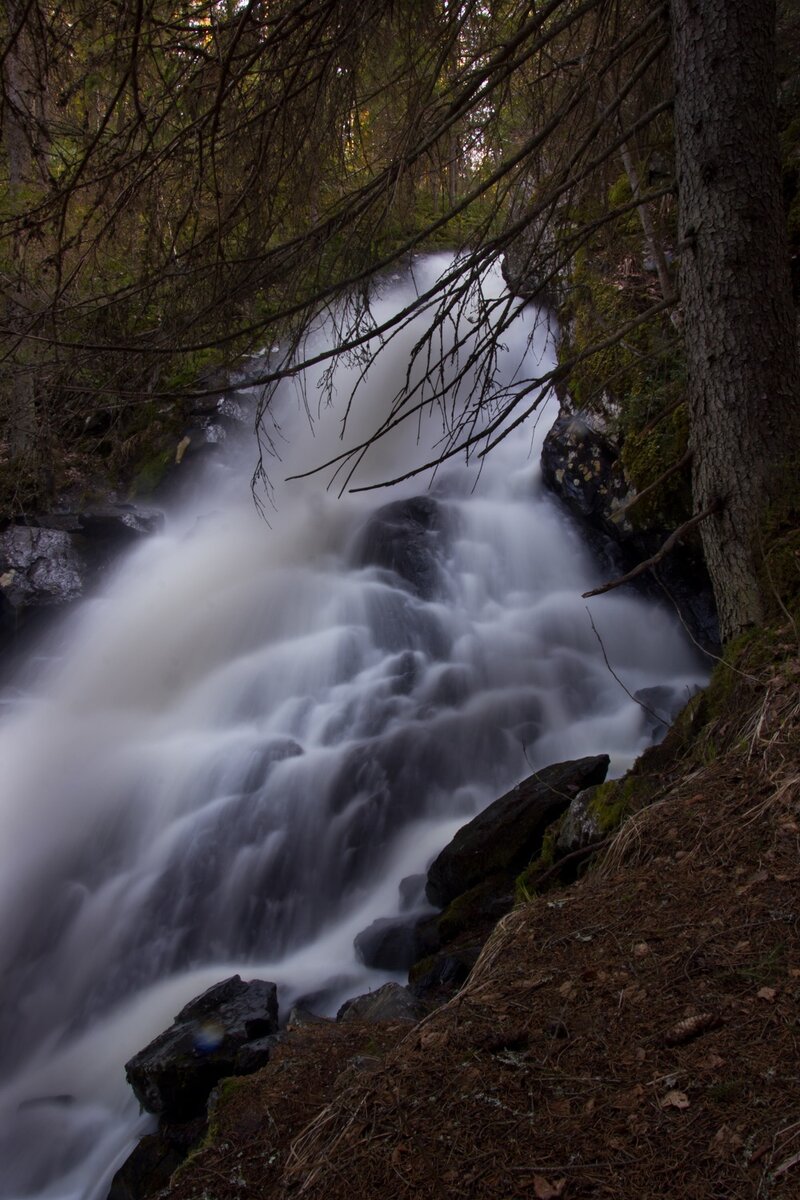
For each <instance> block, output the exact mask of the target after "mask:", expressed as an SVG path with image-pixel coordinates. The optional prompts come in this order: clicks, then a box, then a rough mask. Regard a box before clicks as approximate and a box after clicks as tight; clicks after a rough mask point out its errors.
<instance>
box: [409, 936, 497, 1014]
mask: <svg viewBox="0 0 800 1200" xmlns="http://www.w3.org/2000/svg"><path fill="white" fill-rule="evenodd" d="M480 952H481V945H480V944H474V945H468V946H460V947H459V948H458V949H453V950H447V951H444V952H443V953H441V954H434V955H431V956H430V957H428V958H425V959H422V960H421V961H420V962H418V963H415V964H414V967H413V968H412V970H411V972H410V974H409V977H408V978H409V990H410V991H411V993H412V995H414V996H416V998H417V999H418V1000H419V1001H420V1002H421V1003H423V1004H425V1005H427V1006H428V1007H431V1006H434V1005H438V1004H444V1003H446V1001H447V1000H449V999H450V998H451V996H453V995H455V993H456V992H457V991H458V990H459V988H461V987H462V986H463V985H464V983H466V981H467V978H468V977H469V973H470V971H471V970H472V968H473V967H474V966H475V963H476V962H477V961H478V956H479V954H480Z"/></svg>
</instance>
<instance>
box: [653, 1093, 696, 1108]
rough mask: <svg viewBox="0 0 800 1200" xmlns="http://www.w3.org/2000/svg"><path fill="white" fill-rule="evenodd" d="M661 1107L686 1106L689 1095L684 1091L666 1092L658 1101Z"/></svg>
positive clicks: (687, 1105)
mask: <svg viewBox="0 0 800 1200" xmlns="http://www.w3.org/2000/svg"><path fill="white" fill-rule="evenodd" d="M659 1103H660V1104H661V1107H662V1108H688V1107H689V1097H688V1096H687V1095H686V1092H667V1094H666V1096H662V1097H661V1100H660V1101H659Z"/></svg>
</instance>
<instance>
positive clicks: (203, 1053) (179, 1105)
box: [125, 975, 278, 1121]
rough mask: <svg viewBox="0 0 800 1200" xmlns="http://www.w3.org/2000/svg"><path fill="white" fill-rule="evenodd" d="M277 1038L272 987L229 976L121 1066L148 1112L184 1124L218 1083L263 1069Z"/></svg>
mask: <svg viewBox="0 0 800 1200" xmlns="http://www.w3.org/2000/svg"><path fill="white" fill-rule="evenodd" d="M277 1032H278V999H277V989H276V986H275V984H274V983H267V982H265V981H264V980H261V979H254V980H252V981H251V982H250V983H245V982H244V981H243V980H242V979H241V978H240V976H239V975H233V976H232V977H231V978H230V979H226V980H224V981H223V982H222V983H218V984H216V985H215V986H214V987H212V988H209V989H208V991H206V992H203V994H202V995H201V996H198V997H197V998H196V999H194V1000H192V1001H191V1002H190V1003H189V1004H187V1005H186V1006H185V1007H184V1008H182V1009H181V1011H180V1012H179V1013H178V1015H177V1016H176V1018H175V1021H174V1023H173V1024H172V1025H171V1026H170V1028H169V1029H167V1030H166V1031H165V1032H164V1033H162V1034H160V1035H159V1036H158V1037H157V1038H155V1040H154V1041H152V1042H151V1043H150V1045H149V1046H146V1047H145V1049H144V1050H141V1051H140V1052H139V1053H138V1054H136V1055H134V1057H133V1058H132V1059H131V1060H130V1062H128V1063H126V1064H125V1073H126V1075H127V1078H128V1082H129V1083H130V1085H131V1087H132V1088H133V1090H134V1093H135V1095H136V1098H137V1099H138V1101H139V1103H140V1104H141V1105H142V1107H143V1108H145V1109H147V1111H148V1112H152V1113H156V1114H158V1116H160V1117H161V1118H162V1119H163V1120H166V1121H187V1120H189V1119H191V1118H192V1117H196V1116H200V1115H201V1114H202V1113H203V1112H204V1111H205V1107H206V1102H207V1100H208V1096H209V1093H210V1092H211V1089H212V1088H213V1087H214V1086H215V1084H216V1083H218V1082H219V1080H220V1079H223V1078H225V1077H226V1076H228V1075H243V1074H249V1073H250V1072H251V1071H253V1070H257V1069H258V1068H259V1067H261V1066H263V1065H264V1063H265V1062H266V1061H267V1058H268V1057H269V1051H270V1048H271V1045H272V1044H273V1043H272V1042H271V1041H270V1038H271V1037H272V1035H275V1034H277Z"/></svg>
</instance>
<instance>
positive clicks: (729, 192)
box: [670, 0, 800, 640]
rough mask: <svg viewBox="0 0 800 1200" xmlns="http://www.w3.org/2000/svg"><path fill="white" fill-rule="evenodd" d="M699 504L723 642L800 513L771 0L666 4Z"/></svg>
mask: <svg viewBox="0 0 800 1200" xmlns="http://www.w3.org/2000/svg"><path fill="white" fill-rule="evenodd" d="M670 7H671V16H672V43H673V57H674V73H675V79H676V81H677V88H676V101H675V130H676V139H677V161H678V194H679V206H680V220H681V236H682V241H683V245H684V250H683V254H682V258H681V298H682V304H683V314H684V320H685V335H686V350H687V361H688V370H689V387H688V403H689V411H690V419H691V434H690V445H691V448H692V450H693V455H694V457H693V464H694V466H693V487H694V502H695V508H696V511H698V512H701V511H703V510H704V509H706V508H708V507H709V505H710V504H712V502H713V501H714V500H715V499H719V500H720V501H721V502H722V505H723V507H722V509H721V511H720V512H719V514H718V515H716V516H713V517H711V518H710V519H708V520H706V521H705V522H704V523H703V525H702V526H701V528H702V536H703V545H704V549H705V554H706V559H707V562H708V567H709V571H710V574H711V578H712V582H713V585H714V591H715V595H716V598H717V604H718V608H719V613H720V621H721V627H722V634H723V638H724V639H726V640H727V639H730V638H731V637H733V636H734V635H735V634H737V633H738V632H740V631H741V630H743V629H745V628H746V627H748V626H750V625H754V624H758V623H759V622H760V621H761V620H762V619H763V617H764V611H765V605H766V604H767V603H768V602H769V597H768V595H767V592H768V584H766V585H765V581H764V573H763V570H762V557H763V549H764V542H765V539H766V537H767V530H768V528H769V525H770V522H771V521H774V520H775V519H776V517H778V516H783V517H784V518H785V516H786V515H787V513H794V515H796V513H797V511H798V503H797V498H796V495H792V493H793V492H795V490H796V488H797V486H798V472H797V464H798V452H799V449H800V419H799V417H798V394H799V388H798V384H799V383H800V373H799V372H798V359H797V342H796V331H795V313H794V308H793V304H792V298H791V288H790V281H789V269H788V254H787V247H786V233H785V218H784V214H783V208H782V203H781V194H780V171H779V158H778V138H777V116H776V109H777V101H776V86H777V85H776V77H775V4H774V0H670Z"/></svg>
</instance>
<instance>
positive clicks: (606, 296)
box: [0, 0, 800, 636]
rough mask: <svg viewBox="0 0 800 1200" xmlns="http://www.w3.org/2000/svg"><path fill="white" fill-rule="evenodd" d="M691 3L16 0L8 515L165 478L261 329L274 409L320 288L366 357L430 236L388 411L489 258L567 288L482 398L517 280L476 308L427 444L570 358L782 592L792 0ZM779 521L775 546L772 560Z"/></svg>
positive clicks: (634, 455) (660, 505)
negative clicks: (539, 330)
mask: <svg viewBox="0 0 800 1200" xmlns="http://www.w3.org/2000/svg"><path fill="white" fill-rule="evenodd" d="M703 10H704V11H703V13H702V14H698V13H697V12H696V11H695V8H694V6H693V5H691V4H689V3H687V2H685V0H673V2H672V3H671V4H669V5H665V4H663V3H652V2H650V0H549V2H545V3H537V4H530V3H524V4H523V3H519V2H517V0H464V2H461V3H450V2H448V0H405V2H401V0H372V2H370V3H365V4H358V5H354V4H352V3H350V2H349V0H294V2H293V0H239V2H230V0H226V2H220V0H196V2H195V0H181V2H179V3H175V2H174V0H111V2H103V3H91V2H90V0H67V2H66V3H62V4H58V5H55V4H49V3H46V2H44V0H9V3H7V4H6V6H5V10H4V14H3V16H2V18H0V20H2V27H1V33H2V52H1V60H2V84H3V91H2V114H1V115H2V135H3V142H2V147H3V153H2V162H1V163H0V188H1V189H2V190H1V192H0V197H1V207H0V228H2V250H1V251H0V271H2V277H3V310H2V317H1V318H0V320H2V326H3V332H4V343H5V348H4V351H3V367H4V369H3V376H2V405H3V410H2V430H3V442H2V447H0V453H2V461H3V466H4V472H3V474H4V482H3V486H2V508H3V512H4V514H5V515H6V517H11V516H14V515H18V514H20V513H24V512H26V511H29V510H31V509H35V508H37V507H39V508H41V507H42V506H46V505H48V504H52V503H53V501H54V499H55V497H57V496H58V495H59V494H61V493H63V491H64V490H65V489H68V488H71V489H72V490H73V491H77V492H78V493H82V494H85V495H87V496H89V495H91V494H92V491H93V489H95V490H96V489H98V488H103V487H107V486H113V487H123V488H130V489H132V490H133V491H134V492H135V491H137V490H139V491H142V490H145V489H146V488H147V487H148V486H152V484H153V482H154V481H155V480H157V478H158V473H159V470H160V469H162V468H163V467H164V466H165V465H166V463H167V462H168V461H169V460H170V458H171V457H173V456H174V450H175V443H176V433H177V431H179V430H180V428H181V421H182V417H183V414H184V412H185V411H186V407H187V405H190V404H191V402H192V399H193V398H197V396H198V395H201V394H202V393H203V391H204V390H205V389H209V388H213V387H215V386H216V385H217V383H218V379H219V378H221V375H220V374H219V371H220V370H224V369H225V368H229V367H231V366H233V365H234V364H235V363H236V362H237V361H238V360H240V359H241V356H242V355H244V354H246V353H249V352H253V351H257V350H258V349H260V348H262V347H264V346H266V345H272V344H273V343H275V342H276V341H277V340H278V339H280V342H281V345H282V347H283V351H284V353H283V358H282V360H281V362H280V363H273V364H272V365H271V367H270V371H269V372H268V373H264V374H263V376H262V377H261V380H260V382H261V383H263V385H264V393H263V400H262V414H261V415H262V416H263V413H264V411H265V410H266V409H267V408H268V406H269V402H270V397H271V389H272V387H273V386H274V385H275V383H276V382H277V381H278V379H279V378H280V377H281V376H282V375H283V374H284V373H285V372H286V371H287V370H290V369H292V368H291V365H290V360H291V358H292V356H293V355H296V354H297V353H298V352H299V353H300V355H301V356H302V345H303V340H302V339H303V332H304V330H305V329H307V328H308V325H309V323H310V322H311V321H312V320H313V319H314V318H315V317H316V316H317V315H318V314H319V313H320V311H322V310H323V309H325V308H326V307H327V308H330V307H331V306H332V305H334V304H337V308H336V313H337V318H336V319H337V321H338V323H339V329H340V346H339V349H338V353H342V354H356V355H357V354H358V353H359V351H360V349H361V348H362V347H363V345H364V343H365V341H366V339H367V338H368V337H370V336H374V334H375V333H376V329H375V326H374V321H373V319H372V317H371V313H370V307H369V296H370V291H371V288H372V287H373V285H374V283H375V281H377V280H379V279H380V276H381V273H382V272H384V271H386V270H387V269H389V268H392V267H395V266H396V265H397V264H402V263H403V262H404V261H406V260H407V256H408V255H409V254H410V253H412V252H414V251H418V250H421V249H430V248H442V247H447V248H451V249H454V250H457V251H459V257H458V258H457V260H456V263H455V265H454V268H453V269H452V271H451V272H450V273H449V274H448V275H447V276H446V277H445V278H444V279H443V280H442V283H441V287H440V291H439V295H438V296H434V297H423V298H421V301H420V303H426V304H430V303H432V302H434V301H435V302H436V304H437V305H438V307H437V308H435V309H434V310H432V317H431V332H430V335H429V337H428V338H427V339H426V340H425V342H424V344H420V345H419V346H418V348H417V353H418V354H419V355H420V356H424V358H425V360H426V361H427V362H428V363H429V364H430V372H429V376H428V378H429V384H428V387H427V390H423V391H418V392H416V393H413V392H412V393H411V394H410V395H407V396H405V397H399V398H396V399H395V401H394V404H393V406H392V408H391V415H390V416H389V415H387V421H389V420H391V421H395V420H399V419H405V418H406V417H407V416H412V415H414V414H416V413H417V412H418V411H419V410H420V409H421V408H424V407H431V408H433V407H435V406H437V405H439V404H441V401H442V397H441V395H440V394H439V393H438V392H437V387H436V382H435V380H436V361H437V331H438V329H439V328H440V327H441V325H442V323H443V322H445V321H447V320H448V318H449V316H450V315H452V313H453V312H454V311H455V310H456V309H458V308H459V306H461V305H464V304H466V303H467V302H469V303H470V304H474V303H475V294H476V288H478V289H479V288H480V284H479V280H480V277H481V273H482V272H483V271H484V270H485V268H486V267H487V265H489V264H490V263H491V262H493V261H495V260H497V259H498V258H502V260H503V261H504V269H505V272H506V276H507V278H508V280H509V282H510V284H511V285H512V288H513V290H514V292H515V293H516V294H517V295H518V296H519V297H521V298H522V300H524V299H525V298H528V297H531V298H536V299H538V300H539V301H540V302H542V303H546V304H548V305H550V306H552V307H554V308H556V310H557V311H558V315H559V318H560V321H561V327H562V331H563V340H562V346H561V362H560V366H559V368H558V371H557V372H556V375H555V377H552V376H551V377H547V378H544V377H543V378H541V379H533V380H528V381H525V384H524V386H521V387H520V388H519V389H518V390H517V391H516V392H515V393H514V394H513V395H507V396H500V397H498V396H494V395H493V394H492V369H491V364H492V348H493V344H494V340H495V339H496V338H497V337H498V336H501V335H502V327H503V320H504V319H505V320H508V319H510V317H511V311H512V307H513V305H509V306H508V307H507V310H506V312H505V313H502V312H501V313H498V312H494V313H493V314H492V320H493V322H494V333H491V332H490V326H489V323H488V321H489V315H490V314H489V313H488V311H487V312H486V313H485V316H486V319H487V325H486V330H487V333H486V337H485V338H484V340H483V347H482V349H483V353H484V356H485V357H484V370H483V376H482V377H483V379H484V380H485V384H484V388H483V390H482V392H481V395H480V396H478V397H476V398H475V399H474V401H473V404H472V405H471V406H470V407H469V408H468V409H467V410H466V411H464V412H459V413H456V414H452V415H449V416H448V417H447V420H448V421H449V425H448V430H447V440H446V443H445V448H444V450H443V454H444V455H447V454H456V453H465V452H475V451H476V450H477V451H479V452H482V451H484V450H486V448H487V447H488V446H490V445H491V435H492V431H493V430H499V429H500V426H501V425H502V424H503V422H505V426H504V427H506V428H507V427H508V419H509V417H510V416H512V414H513V418H514V419H515V420H523V419H525V418H526V417H527V416H528V415H529V414H530V413H531V412H532V411H533V409H534V408H535V407H536V405H537V404H538V403H539V402H540V400H541V397H542V395H543V393H544V391H545V389H546V388H547V387H548V386H549V385H551V384H552V383H554V382H555V383H556V384H559V385H560V386H561V387H568V388H569V390H570V393H571V395H572V397H573V399H574V402H575V403H576V404H577V405H578V406H579V407H581V408H583V409H586V410H597V411H600V412H601V413H603V415H604V418H605V419H606V420H607V421H610V422H611V424H612V425H613V426H614V435H615V436H616V437H617V439H618V441H619V444H620V445H621V447H622V462H623V465H624V470H625V472H626V475H627V477H628V480H629V482H630V484H631V486H632V487H634V488H635V489H637V490H638V491H640V492H643V491H644V490H645V489H647V494H646V498H645V499H646V503H644V504H643V505H642V507H641V509H640V512H642V513H644V514H645V516H644V517H643V518H642V519H644V520H646V514H647V512H648V510H649V511H650V512H651V513H653V512H657V513H658V515H659V519H660V521H661V523H662V524H664V523H665V522H666V523H667V524H669V525H670V526H671V527H673V528H674V527H680V526H681V525H682V524H684V523H686V522H690V523H693V525H694V529H695V530H699V532H700V533H701V534H702V537H703V540H704V547H705V551H706V556H707V558H708V561H709V567H710V570H711V575H712V580H713V582H714V585H715V590H716V594H717V600H718V605H719V607H720V611H721V616H722V621H723V631H724V633H725V634H726V635H728V636H730V635H732V634H734V633H736V632H738V631H739V630H740V629H741V628H743V627H745V626H747V625H748V624H752V623H754V622H757V621H759V620H761V619H762V617H763V615H764V612H765V611H766V609H767V608H768V607H769V604H770V603H772V597H773V594H774V593H775V592H776V590H777V591H778V592H779V593H780V595H779V597H778V598H779V601H780V603H781V604H785V603H786V586H788V587H789V589H790V590H791V588H792V587H793V586H794V584H793V583H792V582H790V583H789V584H787V585H786V586H784V585H783V584H781V586H780V587H778V586H777V585H776V583H775V580H776V579H779V580H783V579H784V577H787V578H789V579H790V581H791V580H793V579H794V574H796V546H795V538H796V521H795V519H794V518H795V514H796V499H795V498H794V497H793V496H787V494H786V484H785V480H786V479H787V478H792V477H793V475H794V474H796V471H795V468H796V465H797V446H798V424H797V405H796V394H797V383H798V373H797V352H796V332H795V315H794V308H793V305H792V297H791V292H790V285H789V264H790V262H791V261H796V256H797V252H798V247H800V157H798V156H799V154H800V150H799V149H798V148H799V147H800V73H798V71H797V62H798V54H797V49H798V43H800V13H798V9H797V5H796V4H795V3H794V0H782V2H781V4H780V5H779V6H778V11H777V14H776V13H775V12H774V11H773V9H772V6H771V5H770V4H769V3H758V4H755V3H753V2H752V0H729V2H728V3H723V2H722V0H715V2H714V3H710V4H708V5H704V6H703ZM776 18H777V33H778V37H777V47H778V54H777V59H776V58H775V54H774V47H775V37H774V34H775V21H776ZM787 231H788V237H787ZM343 296H347V297H348V298H349V299H348V301H347V303H346V304H344V305H342V304H341V298H342V297H343ZM490 307H492V306H491V305H490V304H489V302H487V303H486V308H487V310H488V309H489V308H490ZM498 322H499V330H498ZM378 332H379V333H380V334H381V336H384V337H390V336H391V332H392V331H391V329H386V330H382V331H378ZM215 372H217V374H216V375H215ZM726 372H727V373H726ZM486 404H494V405H495V408H496V416H493V419H492V421H491V423H490V426H489V433H488V434H487V433H486V431H485V430H484V431H483V433H482V434H481V442H480V445H478V443H477V438H476V435H474V434H473V433H472V429H473V425H472V422H473V421H474V413H475V408H476V406H480V405H486ZM379 432H380V431H379V430H376V434H378V433H379ZM743 463H746V464H747V472H746V474H747V476H748V479H749V483H746V482H745V481H744V475H745V472H743V470H742V464H743ZM694 536H697V533H696V532H695V534H694ZM787 539H788V540H787ZM767 543H769V545H770V546H771V545H772V544H773V543H775V544H778V543H779V544H780V554H779V555H778V557H777V558H775V559H774V561H773V562H772V566H771V568H770V569H769V572H768V575H769V579H768V582H765V578H766V577H765V574H764V562H765V561H766V560H767V559H768V554H767V550H766V547H767ZM787 555H788V558H787ZM787 562H788V566H787Z"/></svg>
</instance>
